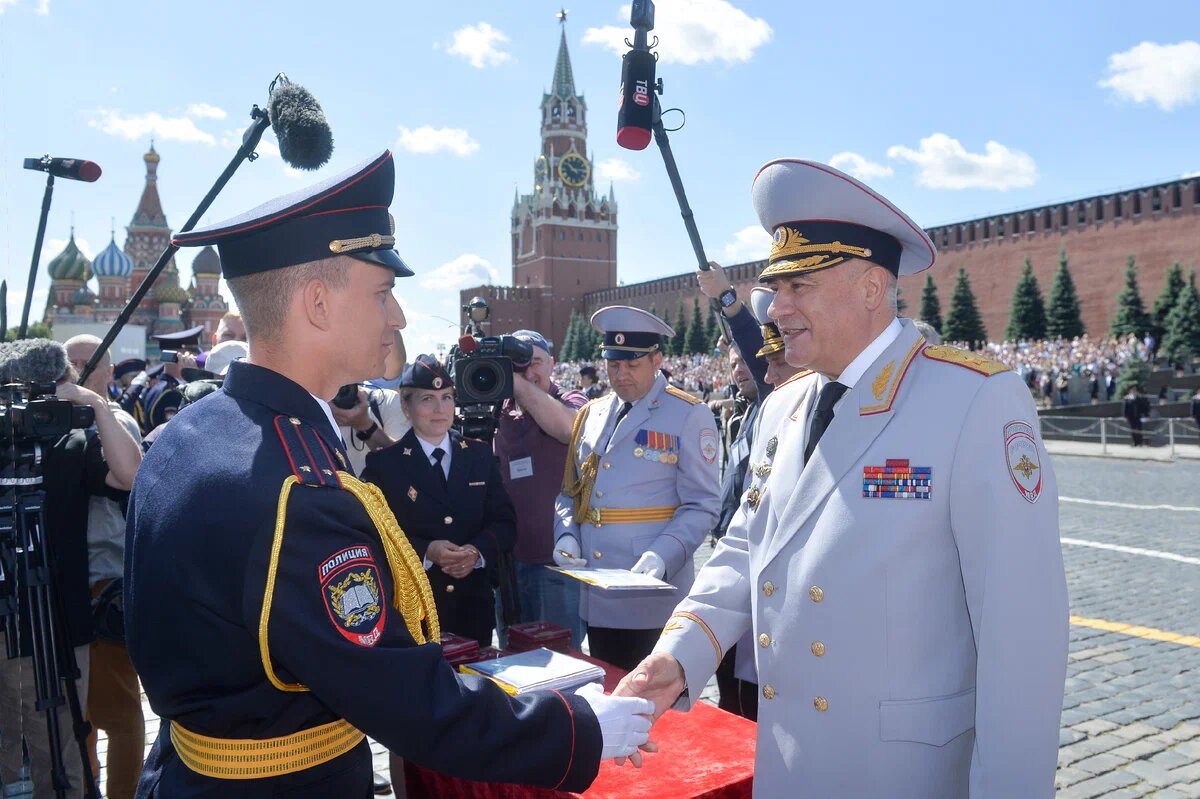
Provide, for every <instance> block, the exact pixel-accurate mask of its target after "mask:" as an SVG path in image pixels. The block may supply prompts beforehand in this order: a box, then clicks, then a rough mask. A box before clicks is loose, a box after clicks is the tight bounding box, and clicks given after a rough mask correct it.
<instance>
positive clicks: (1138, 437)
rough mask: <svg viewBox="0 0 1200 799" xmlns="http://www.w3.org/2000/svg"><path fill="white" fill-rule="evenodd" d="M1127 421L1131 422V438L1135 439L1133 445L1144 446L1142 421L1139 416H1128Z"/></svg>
mask: <svg viewBox="0 0 1200 799" xmlns="http://www.w3.org/2000/svg"><path fill="white" fill-rule="evenodd" d="M1125 421H1127V422H1129V436H1130V438H1132V439H1133V445H1134V446H1135V447H1140V446H1141V445H1142V420H1141V418H1140V417H1138V416H1126V417H1125Z"/></svg>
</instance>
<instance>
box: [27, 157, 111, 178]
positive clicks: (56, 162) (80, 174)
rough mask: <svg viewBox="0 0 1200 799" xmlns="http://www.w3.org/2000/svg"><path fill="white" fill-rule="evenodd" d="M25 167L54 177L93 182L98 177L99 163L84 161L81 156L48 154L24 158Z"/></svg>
mask: <svg viewBox="0 0 1200 799" xmlns="http://www.w3.org/2000/svg"><path fill="white" fill-rule="evenodd" d="M25 168H26V169H35V170H38V171H39V172H49V173H50V174H51V175H54V177H56V178H66V179H67V180H82V181H83V182H84V183H95V182H96V180H97V179H98V178H99V177H100V165H99V164H97V163H96V162H95V161H84V160H83V159H82V158H51V157H50V156H48V155H44V156H42V157H41V158H26V159H25Z"/></svg>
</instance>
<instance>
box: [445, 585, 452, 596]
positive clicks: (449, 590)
mask: <svg viewBox="0 0 1200 799" xmlns="http://www.w3.org/2000/svg"><path fill="white" fill-rule="evenodd" d="M446 593H447V594H453V593H454V586H452V585H448V586H446Z"/></svg>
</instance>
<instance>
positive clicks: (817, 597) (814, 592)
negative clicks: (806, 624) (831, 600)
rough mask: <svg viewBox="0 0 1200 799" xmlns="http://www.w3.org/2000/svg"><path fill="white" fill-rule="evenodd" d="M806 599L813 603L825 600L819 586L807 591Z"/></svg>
mask: <svg viewBox="0 0 1200 799" xmlns="http://www.w3.org/2000/svg"><path fill="white" fill-rule="evenodd" d="M808 598H809V599H811V600H812V601H813V602H820V601H821V600H822V599H824V598H825V592H824V591H822V590H821V587H820V586H817V585H814V586H813V587H812V588H810V589H808Z"/></svg>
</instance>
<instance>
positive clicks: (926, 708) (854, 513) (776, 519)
mask: <svg viewBox="0 0 1200 799" xmlns="http://www.w3.org/2000/svg"><path fill="white" fill-rule="evenodd" d="M753 198H754V204H755V209H756V210H757V212H758V214H759V218H760V220H761V221H762V223H763V226H764V227H765V228H766V229H767V230H768V231H770V232H771V233H772V234H773V236H774V244H773V247H772V251H771V256H770V258H769V260H768V266H767V268H766V269H765V270H764V271H763V273H762V275H761V280H762V281H763V282H765V283H767V284H768V285H769V286H771V287H772V289H773V290H774V291H775V298H774V300H773V302H772V305H771V309H770V313H771V317H772V318H773V319H774V320H775V321H776V323H777V324H778V326H779V329H780V332H781V333H782V335H783V339H784V344H785V347H786V354H787V359H788V362H789V363H791V364H793V365H795V366H803V367H807V368H811V369H812V370H813V372H812V373H809V374H803V373H802V374H800V375H797V376H796V377H795V378H793V380H792V381H790V382H789V383H788V384H786V385H784V386H782V387H778V388H776V390H775V391H774V393H773V394H772V395H771V397H770V398H769V399H768V400H767V402H766V404H765V406H764V408H763V411H762V414H761V417H760V419H761V421H760V427H759V430H758V432H757V435H756V436H755V447H754V450H753V451H752V453H751V465H752V468H753V471H754V474H755V482H754V484H753V485H752V486H751V487H750V488H749V490H748V491H747V492H746V495H745V497H744V500H743V505H742V508H741V509H740V510H739V512H738V514H737V515H736V516H735V517H734V519H733V522H732V523H731V525H730V528H729V532H728V533H727V534H726V536H725V537H724V538H723V539H722V541H721V544H720V546H719V547H718V548H717V550H716V551H715V553H714V555H713V557H712V559H711V560H710V561H709V562H708V563H707V564H706V565H705V567H704V568H703V569H702V570H701V572H700V574H699V576H698V577H697V580H696V584H695V586H694V588H693V590H692V592H691V595H690V596H689V597H688V599H686V600H685V601H684V602H682V603H681V604H680V605H679V607H678V608H677V609H676V611H675V613H674V614H673V615H672V617H671V619H670V620H669V622H668V623H667V625H666V627H665V628H664V633H663V637H662V638H661V640H660V641H659V643H658V644H657V645H656V647H655V653H654V654H652V655H651V656H650V657H649V658H647V660H646V661H644V662H643V663H642V664H641V665H640V666H639V667H638V669H637V670H636V671H635V672H634V673H633V674H631V675H630V677H628V678H626V680H625V681H624V683H623V685H622V688H621V689H620V690H619V692H634V693H640V694H642V695H644V696H647V697H650V698H653V699H655V701H656V705H657V707H658V708H659V709H660V710H661V709H663V708H665V707H667V706H669V705H670V704H671V703H672V702H675V701H676V700H677V699H678V700H679V701H680V705H681V706H688V705H690V704H691V703H692V702H694V701H695V700H696V699H698V698H699V696H700V692H701V690H702V689H703V688H704V685H705V683H706V682H707V680H708V678H709V676H710V675H711V674H712V672H713V669H714V668H715V667H716V665H717V663H718V662H719V661H720V659H721V655H722V653H723V651H724V650H725V648H727V647H728V646H730V645H731V644H733V643H734V642H735V641H737V640H738V638H739V637H740V636H741V635H742V634H743V633H744V632H745V631H746V630H747V629H752V630H753V632H754V635H755V644H756V645H755V651H756V653H757V664H758V673H759V679H760V683H761V694H760V695H761V697H762V701H761V702H760V703H759V716H758V724H759V727H758V729H759V733H760V735H759V743H758V749H757V763H756V768H755V777H754V792H755V796H758V797H778V796H795V797H834V796H836V797H860V796H862V797H877V796H887V797H900V798H904V797H912V799H930V797H937V798H938V799H943V798H946V799H950V798H953V797H972V799H985V798H986V799H1012V798H1013V797H1020V798H1021V799H1037V798H1038V797H1051V796H1053V794H1054V771H1055V765H1056V754H1057V749H1058V728H1059V714H1060V709H1061V706H1062V698H1063V682H1064V678H1065V674H1066V659H1067V658H1066V656H1067V638H1068V620H1067V592H1066V581H1065V578H1064V573H1063V564H1062V552H1061V549H1060V544H1059V533H1058V489H1057V485H1056V483H1055V479H1054V472H1053V470H1052V468H1051V464H1050V459H1049V457H1048V455H1047V454H1046V451H1045V448H1044V447H1043V445H1042V440H1041V436H1040V434H1039V428H1038V419H1037V413H1036V411H1035V409H1034V406H1033V402H1032V400H1031V399H1030V396H1029V392H1028V391H1027V390H1026V388H1025V386H1024V384H1023V383H1022V381H1021V380H1020V378H1019V377H1017V375H1016V374H1014V373H1012V372H1010V371H1008V370H1007V369H1006V368H1005V367H1004V366H1003V365H1001V364H998V363H995V362H993V361H988V360H986V359H983V358H979V357H977V356H975V355H972V354H971V353H968V352H965V351H962V350H957V349H954V348H951V347H941V346H932V345H929V344H928V343H927V342H926V341H925V339H924V338H922V337H921V335H920V334H919V332H918V331H917V330H916V328H915V327H914V326H913V324H912V323H911V321H909V320H899V319H897V318H896V316H895V285H896V283H895V278H896V275H897V274H900V275H908V274H913V273H915V272H919V271H921V270H923V269H925V268H927V267H928V266H930V265H931V264H932V263H933V259H934V248H933V244H932V242H931V241H930V240H929V238H928V237H927V236H926V235H925V234H924V232H923V231H922V230H921V229H920V228H919V227H917V226H916V225H915V224H914V223H913V222H912V221H911V220H910V219H909V218H908V217H907V216H906V215H904V214H903V213H902V212H901V211H900V210H898V209H897V208H896V207H895V206H893V205H892V204H891V203H890V202H888V201H887V200H886V199H884V198H883V197H881V196H879V195H878V194H876V193H875V192H874V191H872V190H871V189H870V188H868V187H867V186H865V185H863V184H862V183H860V182H858V181H857V180H855V179H854V178H852V177H850V176H848V175H845V174H842V173H841V172H839V171H837V170H836V169H832V168H830V167H828V166H824V165H822V164H817V163H813V162H809V161H799V160H792V159H785V160H779V161H773V162H771V163H769V164H767V165H766V166H765V167H764V168H763V169H762V170H761V171H760V172H759V174H758V176H757V177H756V179H755V182H754V188H753ZM834 220H836V221H834ZM681 693H682V696H681Z"/></svg>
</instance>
